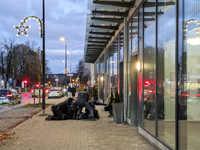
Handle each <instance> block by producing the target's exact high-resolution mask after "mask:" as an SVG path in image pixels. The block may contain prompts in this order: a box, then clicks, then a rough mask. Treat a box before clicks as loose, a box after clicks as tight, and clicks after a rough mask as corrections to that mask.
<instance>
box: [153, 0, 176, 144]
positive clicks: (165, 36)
mask: <svg viewBox="0 0 200 150" xmlns="http://www.w3.org/2000/svg"><path fill="white" fill-rule="evenodd" d="M158 2H162V0H158ZM175 8H176V7H175V6H168V5H166V4H165V5H164V6H159V7H158V10H162V12H163V13H162V14H159V15H158V19H157V22H158V27H157V57H156V58H157V59H156V64H157V65H156V69H157V79H156V84H157V93H156V99H157V117H158V121H157V124H158V128H157V133H158V137H159V138H160V139H161V140H163V141H164V142H166V143H168V144H169V145H170V146H171V147H173V148H175V36H176V35H175V33H176V32H175V31H176V29H175V23H176V18H175V15H174V14H175Z"/></svg>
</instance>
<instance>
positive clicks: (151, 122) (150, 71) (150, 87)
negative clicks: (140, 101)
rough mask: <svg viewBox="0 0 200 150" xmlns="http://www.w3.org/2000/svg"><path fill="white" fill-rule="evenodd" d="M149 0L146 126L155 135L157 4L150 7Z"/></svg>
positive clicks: (144, 71) (145, 52)
mask: <svg viewBox="0 0 200 150" xmlns="http://www.w3.org/2000/svg"><path fill="white" fill-rule="evenodd" d="M148 2H155V0H151V1H148ZM148 2H147V3H145V4H144V49H143V53H144V55H143V56H144V70H143V77H144V83H143V87H144V127H145V128H146V129H147V130H149V131H150V132H151V133H152V134H154V135H155V64H156V62H155V5H154V7H148V6H149V5H148ZM153 18H154V19H153Z"/></svg>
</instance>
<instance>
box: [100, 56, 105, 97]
mask: <svg viewBox="0 0 200 150" xmlns="http://www.w3.org/2000/svg"><path fill="white" fill-rule="evenodd" d="M99 62H100V70H99V71H100V72H99V76H100V82H99V84H100V90H99V95H100V99H102V100H104V92H105V91H104V82H105V79H104V74H105V62H104V55H103V56H102V57H101V58H100V60H99Z"/></svg>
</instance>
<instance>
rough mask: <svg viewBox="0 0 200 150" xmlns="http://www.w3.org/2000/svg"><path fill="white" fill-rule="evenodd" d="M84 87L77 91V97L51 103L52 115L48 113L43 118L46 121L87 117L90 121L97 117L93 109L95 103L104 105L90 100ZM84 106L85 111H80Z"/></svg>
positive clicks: (96, 112)
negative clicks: (54, 103)
mask: <svg viewBox="0 0 200 150" xmlns="http://www.w3.org/2000/svg"><path fill="white" fill-rule="evenodd" d="M86 91H87V90H86V89H85V90H84V91H82V92H79V94H78V99H77V100H75V99H73V98H68V99H67V100H65V101H64V102H61V103H59V104H57V105H53V106H52V108H51V110H52V112H53V115H49V116H48V117H46V118H45V120H46V121H49V120H65V119H76V120H79V119H80V118H84V119H86V118H88V119H90V120H92V121H95V120H97V119H99V114H98V111H97V110H96V109H95V105H106V104H103V103H99V102H97V101H93V100H90V101H89V95H88V93H87V92H86ZM84 107H85V109H86V110H85V113H83V112H82V109H83V108H84Z"/></svg>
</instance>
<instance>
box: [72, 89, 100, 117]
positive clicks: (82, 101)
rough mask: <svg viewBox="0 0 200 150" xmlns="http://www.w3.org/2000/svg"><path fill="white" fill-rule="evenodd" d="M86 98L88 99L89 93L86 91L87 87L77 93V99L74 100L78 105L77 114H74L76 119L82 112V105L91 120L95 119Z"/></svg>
mask: <svg viewBox="0 0 200 150" xmlns="http://www.w3.org/2000/svg"><path fill="white" fill-rule="evenodd" d="M88 100H89V94H88V93H87V89H84V90H83V91H81V92H80V93H79V94H78V100H77V102H76V104H77V106H78V112H77V115H76V120H78V119H79V116H80V115H81V114H82V109H83V107H85V108H86V109H88V110H89V112H90V118H89V119H90V120H92V121H95V120H96V119H95V118H94V111H93V108H92V107H91V106H90V104H89V103H88Z"/></svg>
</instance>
